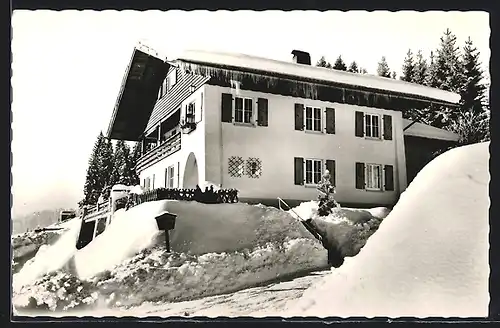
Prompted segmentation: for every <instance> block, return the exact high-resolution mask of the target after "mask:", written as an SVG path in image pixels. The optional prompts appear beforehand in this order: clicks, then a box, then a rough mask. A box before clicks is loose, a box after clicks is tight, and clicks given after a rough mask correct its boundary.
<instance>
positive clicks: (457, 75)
mask: <svg viewBox="0 0 500 328" xmlns="http://www.w3.org/2000/svg"><path fill="white" fill-rule="evenodd" d="M456 41H457V37H456V36H455V35H454V34H452V33H451V31H450V30H449V29H446V31H445V33H444V36H443V37H441V46H440V48H439V49H438V50H437V57H436V70H437V82H438V86H437V87H438V88H440V89H441V90H446V91H452V92H460V89H461V86H462V83H463V67H462V65H461V62H460V53H459V48H458V46H456Z"/></svg>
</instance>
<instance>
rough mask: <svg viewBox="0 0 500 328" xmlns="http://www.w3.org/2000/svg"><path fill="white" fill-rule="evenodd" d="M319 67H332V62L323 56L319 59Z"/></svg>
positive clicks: (317, 64)
mask: <svg viewBox="0 0 500 328" xmlns="http://www.w3.org/2000/svg"><path fill="white" fill-rule="evenodd" d="M316 66H317V67H326V68H332V64H330V63H329V62H327V61H326V59H325V56H321V58H320V59H319V60H318V62H317V63H316Z"/></svg>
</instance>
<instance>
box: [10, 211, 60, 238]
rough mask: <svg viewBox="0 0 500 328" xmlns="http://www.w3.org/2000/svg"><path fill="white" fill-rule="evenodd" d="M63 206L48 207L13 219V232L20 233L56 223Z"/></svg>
mask: <svg viewBox="0 0 500 328" xmlns="http://www.w3.org/2000/svg"><path fill="white" fill-rule="evenodd" d="M62 210H63V208H56V209H46V210H42V211H37V212H33V213H30V214H27V215H22V216H17V217H15V218H13V219H12V234H13V235H15V234H19V233H23V232H26V231H28V230H33V229H36V228H38V227H40V228H43V227H47V226H49V225H51V224H54V223H56V222H57V221H58V220H59V214H60V213H61V211H62Z"/></svg>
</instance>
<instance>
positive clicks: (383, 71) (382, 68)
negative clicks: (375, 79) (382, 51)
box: [377, 56, 391, 78]
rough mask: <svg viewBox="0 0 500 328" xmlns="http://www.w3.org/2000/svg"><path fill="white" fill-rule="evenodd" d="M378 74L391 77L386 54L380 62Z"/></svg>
mask: <svg viewBox="0 0 500 328" xmlns="http://www.w3.org/2000/svg"><path fill="white" fill-rule="evenodd" d="M377 74H378V75H379V76H382V77H388V78H390V77H391V70H390V69H389V65H388V64H387V61H386V59H385V56H382V59H381V60H380V62H379V63H378V67H377Z"/></svg>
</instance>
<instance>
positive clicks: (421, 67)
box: [411, 50, 428, 85]
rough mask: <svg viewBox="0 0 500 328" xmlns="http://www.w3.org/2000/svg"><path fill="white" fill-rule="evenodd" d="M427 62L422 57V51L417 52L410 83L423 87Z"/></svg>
mask: <svg viewBox="0 0 500 328" xmlns="http://www.w3.org/2000/svg"><path fill="white" fill-rule="evenodd" d="M427 69H428V66H427V61H426V60H425V59H424V57H423V56H422V51H421V50H419V51H418V52H417V61H416V62H415V68H414V72H413V76H412V79H411V82H413V83H417V84H422V85H425V78H426V75H427Z"/></svg>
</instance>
